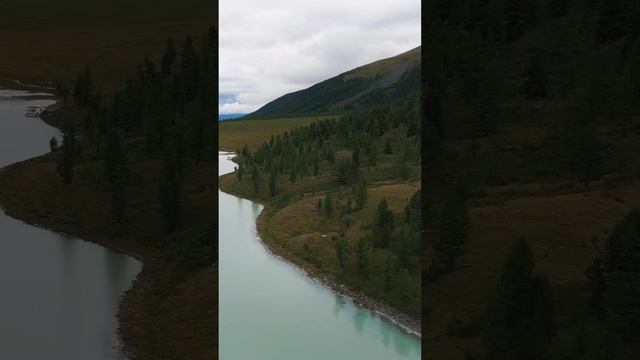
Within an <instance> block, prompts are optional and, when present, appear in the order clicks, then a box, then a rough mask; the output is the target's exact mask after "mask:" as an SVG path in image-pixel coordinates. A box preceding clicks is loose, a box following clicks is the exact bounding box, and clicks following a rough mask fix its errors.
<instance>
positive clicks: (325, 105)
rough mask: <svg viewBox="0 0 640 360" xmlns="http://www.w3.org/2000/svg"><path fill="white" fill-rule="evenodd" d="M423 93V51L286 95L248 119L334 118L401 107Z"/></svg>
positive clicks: (415, 51)
mask: <svg viewBox="0 0 640 360" xmlns="http://www.w3.org/2000/svg"><path fill="white" fill-rule="evenodd" d="M419 91H420V47H417V48H415V49H413V50H410V51H408V52H405V53H402V54H400V55H397V56H394V57H391V58H388V59H383V60H379V61H376V62H374V63H371V64H368V65H364V66H361V67H358V68H356V69H353V70H351V71H348V72H346V73H343V74H340V75H338V76H336V77H333V78H331V79H328V80H325V81H322V82H320V83H318V84H316V85H313V86H311V87H310V88H308V89H304V90H300V91H296V92H293V93H290V94H286V95H284V96H282V97H280V98H278V99H276V100H274V101H272V102H270V103H268V104H266V105H265V106H263V107H262V108H260V109H258V110H257V111H255V112H253V113H251V114H249V115H247V116H246V118H281V117H289V116H299V115H315V114H335V113H339V112H343V111H349V110H359V109H364V108H368V107H371V106H373V105H380V104H384V103H398V102H399V101H401V100H403V99H406V98H407V96H409V95H411V94H414V95H415V94H417V93H418V92H419Z"/></svg>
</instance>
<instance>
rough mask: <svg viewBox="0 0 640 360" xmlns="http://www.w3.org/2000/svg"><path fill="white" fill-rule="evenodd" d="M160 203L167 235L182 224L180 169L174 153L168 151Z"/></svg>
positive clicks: (165, 158)
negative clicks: (177, 166)
mask: <svg viewBox="0 0 640 360" xmlns="http://www.w3.org/2000/svg"><path fill="white" fill-rule="evenodd" d="M160 182H161V186H160V203H161V205H162V211H163V215H164V224H165V229H166V231H167V233H173V232H174V231H175V230H177V228H178V226H179V224H180V222H181V213H182V209H181V207H182V202H181V194H180V183H179V178H178V169H177V168H176V164H175V158H174V155H173V153H172V151H170V150H169V151H167V152H166V153H165V157H164V166H163V174H162V177H161V179H160Z"/></svg>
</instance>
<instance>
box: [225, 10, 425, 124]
mask: <svg viewBox="0 0 640 360" xmlns="http://www.w3.org/2000/svg"><path fill="white" fill-rule="evenodd" d="M419 45H420V0H220V75H219V76H220V78H219V82H220V98H219V110H220V113H221V114H229V113H248V112H252V111H254V110H257V109H258V108H259V107H260V106H262V105H264V104H266V103H268V102H269V101H271V100H274V99H276V98H278V97H280V96H282V95H284V94H286V93H289V92H292V91H296V90H300V89H304V88H307V87H309V86H311V85H313V84H315V83H317V82H320V81H322V80H325V79H327V78H330V77H332V76H335V75H338V74H340V73H343V72H345V71H348V70H351V69H353V68H355V67H358V66H360V65H364V64H367V63H370V62H373V61H376V60H379V59H382V58H386V57H391V56H394V55H397V54H400V53H402V52H404V51H407V50H410V49H413V48H415V47H416V46H419Z"/></svg>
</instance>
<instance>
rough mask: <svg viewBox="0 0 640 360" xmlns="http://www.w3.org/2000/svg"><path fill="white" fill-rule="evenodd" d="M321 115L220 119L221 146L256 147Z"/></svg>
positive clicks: (227, 147) (233, 148)
mask: <svg viewBox="0 0 640 360" xmlns="http://www.w3.org/2000/svg"><path fill="white" fill-rule="evenodd" d="M319 119H320V118H319V117H301V118H298V117H296V118H282V119H253V120H227V121H220V122H219V123H218V124H219V125H218V126H219V131H220V132H219V135H218V137H219V139H220V148H221V149H229V150H237V149H241V148H242V147H243V146H245V145H247V146H248V147H249V149H255V148H257V147H258V146H260V145H262V143H264V142H265V141H267V140H269V139H270V138H271V136H272V135H276V134H282V133H284V132H285V131H287V130H291V129H293V128H295V127H298V126H305V125H309V124H311V123H313V122H315V121H317V120H319Z"/></svg>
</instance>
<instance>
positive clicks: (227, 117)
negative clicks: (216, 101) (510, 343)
mask: <svg viewBox="0 0 640 360" xmlns="http://www.w3.org/2000/svg"><path fill="white" fill-rule="evenodd" d="M245 115H247V114H245V113H237V114H219V115H218V120H219V121H221V120H231V119H238V118H241V117H243V116H245Z"/></svg>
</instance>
